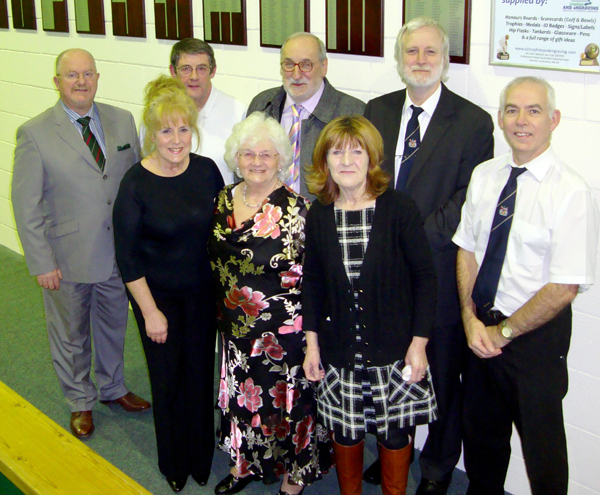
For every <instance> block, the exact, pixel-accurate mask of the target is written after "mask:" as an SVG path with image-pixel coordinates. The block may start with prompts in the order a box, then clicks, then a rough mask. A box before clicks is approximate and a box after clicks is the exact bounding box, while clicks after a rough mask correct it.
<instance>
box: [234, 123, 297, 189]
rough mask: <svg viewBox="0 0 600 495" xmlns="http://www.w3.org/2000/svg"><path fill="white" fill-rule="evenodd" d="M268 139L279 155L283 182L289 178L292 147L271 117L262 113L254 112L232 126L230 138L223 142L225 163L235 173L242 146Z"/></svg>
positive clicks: (287, 137) (285, 133)
mask: <svg viewBox="0 0 600 495" xmlns="http://www.w3.org/2000/svg"><path fill="white" fill-rule="evenodd" d="M265 138H267V139H269V140H270V141H271V143H273V146H274V147H275V151H276V152H277V154H278V155H279V160H278V166H279V167H280V168H281V171H280V172H279V174H278V175H279V179H280V180H281V181H285V180H286V178H287V177H288V176H289V165H290V164H291V163H292V153H293V151H292V145H291V144H290V138H289V136H288V134H287V132H285V130H284V128H283V127H282V126H281V124H279V122H277V121H276V120H275V119H274V118H273V117H268V116H267V115H266V114H264V113H263V112H254V113H252V114H250V115H249V116H248V117H247V118H246V119H245V120H242V121H241V122H238V123H237V124H235V125H234V126H233V130H232V132H231V136H229V138H227V141H226V142H225V156H224V158H225V162H226V163H227V166H228V167H229V169H230V170H231V171H233V172H235V174H236V175H238V176H239V174H238V173H237V168H238V153H239V152H240V151H241V149H242V146H244V145H245V144H249V145H251V146H254V145H255V144H256V143H258V142H259V141H261V140H262V139H265Z"/></svg>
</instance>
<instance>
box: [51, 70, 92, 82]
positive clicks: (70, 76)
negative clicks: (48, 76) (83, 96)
mask: <svg viewBox="0 0 600 495" xmlns="http://www.w3.org/2000/svg"><path fill="white" fill-rule="evenodd" d="M80 75H83V78H84V79H85V80H86V81H91V80H92V79H94V78H95V77H96V72H94V71H93V70H86V71H85V72H84V73H83V74H79V72H75V71H71V72H67V74H65V75H62V74H56V76H57V77H64V78H65V79H66V80H67V81H77V80H78V79H79V76H80Z"/></svg>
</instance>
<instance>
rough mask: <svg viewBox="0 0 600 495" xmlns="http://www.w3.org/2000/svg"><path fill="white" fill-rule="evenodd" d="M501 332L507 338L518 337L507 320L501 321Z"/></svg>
mask: <svg viewBox="0 0 600 495" xmlns="http://www.w3.org/2000/svg"><path fill="white" fill-rule="evenodd" d="M500 333H501V334H502V337H504V338H505V339H506V340H513V339H514V338H515V337H516V335H515V331H514V330H513V329H512V328H511V327H509V326H508V323H507V320H502V321H501V322H500Z"/></svg>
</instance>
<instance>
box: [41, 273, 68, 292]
mask: <svg viewBox="0 0 600 495" xmlns="http://www.w3.org/2000/svg"><path fill="white" fill-rule="evenodd" d="M62 278H63V277H62V273H61V271H60V268H57V269H56V270H52V271H51V272H48V273H43V274H42V275H38V276H37V283H38V285H39V286H40V287H43V288H44V289H48V290H58V289H60V281H61V280H62Z"/></svg>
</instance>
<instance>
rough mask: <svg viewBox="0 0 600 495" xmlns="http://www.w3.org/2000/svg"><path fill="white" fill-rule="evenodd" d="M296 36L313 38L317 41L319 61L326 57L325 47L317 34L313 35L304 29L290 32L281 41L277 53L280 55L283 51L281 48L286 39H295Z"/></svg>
mask: <svg viewBox="0 0 600 495" xmlns="http://www.w3.org/2000/svg"><path fill="white" fill-rule="evenodd" d="M297 38H312V39H313V40H315V41H316V42H317V45H318V49H317V50H318V53H319V62H323V60H325V59H326V58H327V48H325V43H323V42H322V41H321V38H319V37H318V36H315V35H314V34H312V33H306V32H304V31H298V32H297V33H293V34H290V35H289V36H288V37H287V38H286V40H285V41H284V42H283V45H281V51H280V52H279V54H280V55H281V54H282V53H283V48H284V47H285V44H286V43H287V42H288V41H291V40H295V39H297Z"/></svg>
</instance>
